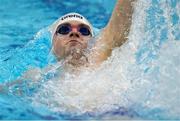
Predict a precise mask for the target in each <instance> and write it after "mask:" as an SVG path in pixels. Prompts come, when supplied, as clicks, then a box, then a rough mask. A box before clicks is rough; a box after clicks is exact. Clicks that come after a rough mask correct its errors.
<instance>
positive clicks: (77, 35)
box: [69, 32, 80, 38]
mask: <svg viewBox="0 0 180 121" xmlns="http://www.w3.org/2000/svg"><path fill="white" fill-rule="evenodd" d="M69 37H75V38H80V35H79V33H78V32H71V33H70V34H69Z"/></svg>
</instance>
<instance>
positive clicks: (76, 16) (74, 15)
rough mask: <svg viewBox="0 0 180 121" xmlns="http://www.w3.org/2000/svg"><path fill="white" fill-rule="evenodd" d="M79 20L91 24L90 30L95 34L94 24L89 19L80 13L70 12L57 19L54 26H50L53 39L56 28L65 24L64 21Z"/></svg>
mask: <svg viewBox="0 0 180 121" xmlns="http://www.w3.org/2000/svg"><path fill="white" fill-rule="evenodd" d="M72 20H73V21H78V22H81V23H83V24H85V25H87V26H89V28H90V32H91V33H92V36H93V35H94V34H93V27H92V25H91V24H90V23H89V21H88V20H87V19H86V18H85V17H84V16H82V15H80V14H78V13H68V14H65V15H64V16H62V17H60V18H59V19H58V20H57V21H55V22H54V23H53V24H52V26H50V32H51V35H52V38H51V39H53V36H54V34H55V32H56V29H57V27H58V26H59V25H61V24H63V23H66V22H69V21H72Z"/></svg>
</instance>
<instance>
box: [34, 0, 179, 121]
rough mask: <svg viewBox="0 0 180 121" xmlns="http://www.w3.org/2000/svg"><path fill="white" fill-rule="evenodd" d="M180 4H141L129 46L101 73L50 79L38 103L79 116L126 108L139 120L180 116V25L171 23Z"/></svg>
mask: <svg viewBox="0 0 180 121" xmlns="http://www.w3.org/2000/svg"><path fill="white" fill-rule="evenodd" d="M171 4H176V6H174V7H175V8H174V9H177V11H173V10H172V8H171V7H172V6H173V5H171ZM179 6H180V4H179V2H177V3H173V2H169V1H161V2H158V1H156V0H153V1H152V2H150V1H149V2H147V1H143V0H139V1H138V2H137V3H136V7H135V12H134V15H133V24H132V27H131V32H130V34H129V38H128V42H127V43H125V44H124V45H123V46H122V47H120V48H116V49H114V51H113V53H112V56H111V57H110V58H109V59H108V60H107V61H105V62H104V63H103V64H102V66H101V67H100V68H99V69H97V70H95V71H90V70H83V73H82V74H81V75H80V76H79V77H74V76H73V75H71V74H68V73H67V74H65V77H64V78H63V79H62V78H61V77H60V78H59V79H58V80H56V81H55V80H50V81H48V82H47V83H46V84H44V85H43V89H42V90H41V91H40V92H39V93H37V94H35V97H34V103H35V104H46V105H48V106H49V107H50V108H51V109H52V110H54V111H59V112H63V113H70V114H76V115H81V114H83V113H86V112H91V113H94V115H99V114H103V113H105V112H108V111H113V110H118V109H119V107H126V108H127V109H131V110H133V111H134V112H136V113H134V116H136V117H141V118H146V119H154V118H157V119H166V118H170V119H171V118H172V117H173V118H179V115H178V114H180V110H179V108H178V105H179V104H180V101H179V99H180V95H179V94H180V89H179V86H180V80H179V79H180V77H179V76H180V71H179V70H178V69H179V67H180V58H179V56H178V55H180V43H179V36H180V35H178V30H179V21H178V22H175V23H174V24H175V25H174V26H172V25H171V24H172V21H173V20H171V19H173V17H174V16H175V15H174V14H177V15H179V13H175V12H178V10H179ZM152 13H155V15H152ZM149 14H151V16H149ZM152 21H155V22H152ZM152 24H153V25H152ZM39 97H41V98H40V99H39ZM47 97H48V98H47ZM38 99H39V101H37V100H38ZM111 116H112V115H111Z"/></svg>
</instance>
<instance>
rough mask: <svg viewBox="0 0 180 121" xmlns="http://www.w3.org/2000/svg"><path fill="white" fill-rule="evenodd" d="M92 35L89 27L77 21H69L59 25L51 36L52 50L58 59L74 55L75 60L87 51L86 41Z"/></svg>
mask: <svg viewBox="0 0 180 121" xmlns="http://www.w3.org/2000/svg"><path fill="white" fill-rule="evenodd" d="M91 37H92V33H91V32H90V27H88V26H87V25H84V24H82V23H80V22H78V21H70V22H68V23H63V24H61V25H59V26H58V27H57V29H56V32H55V34H54V36H53V50H54V54H55V55H56V56H57V58H58V59H61V58H66V57H67V56H69V55H72V56H73V54H76V58H77V59H78V58H80V57H81V56H82V52H83V51H84V50H85V49H87V44H88V41H89V40H90V39H91Z"/></svg>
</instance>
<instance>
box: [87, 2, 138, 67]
mask: <svg viewBox="0 0 180 121" xmlns="http://www.w3.org/2000/svg"><path fill="white" fill-rule="evenodd" d="M135 1H136V0H117V3H116V6H115V8H114V11H113V13H112V16H111V18H110V21H109V23H108V24H107V26H106V27H105V28H104V29H103V31H102V33H101V35H100V37H99V38H98V41H97V43H96V44H95V47H94V48H93V51H92V53H91V54H90V58H93V60H92V62H93V63H95V64H100V63H101V62H103V61H104V60H106V59H107V58H108V57H109V56H110V55H111V52H112V49H113V48H115V47H119V46H121V45H122V44H123V43H124V42H125V41H126V40H127V36H128V34H129V30H130V26H131V20H132V13H133V2H135Z"/></svg>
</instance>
